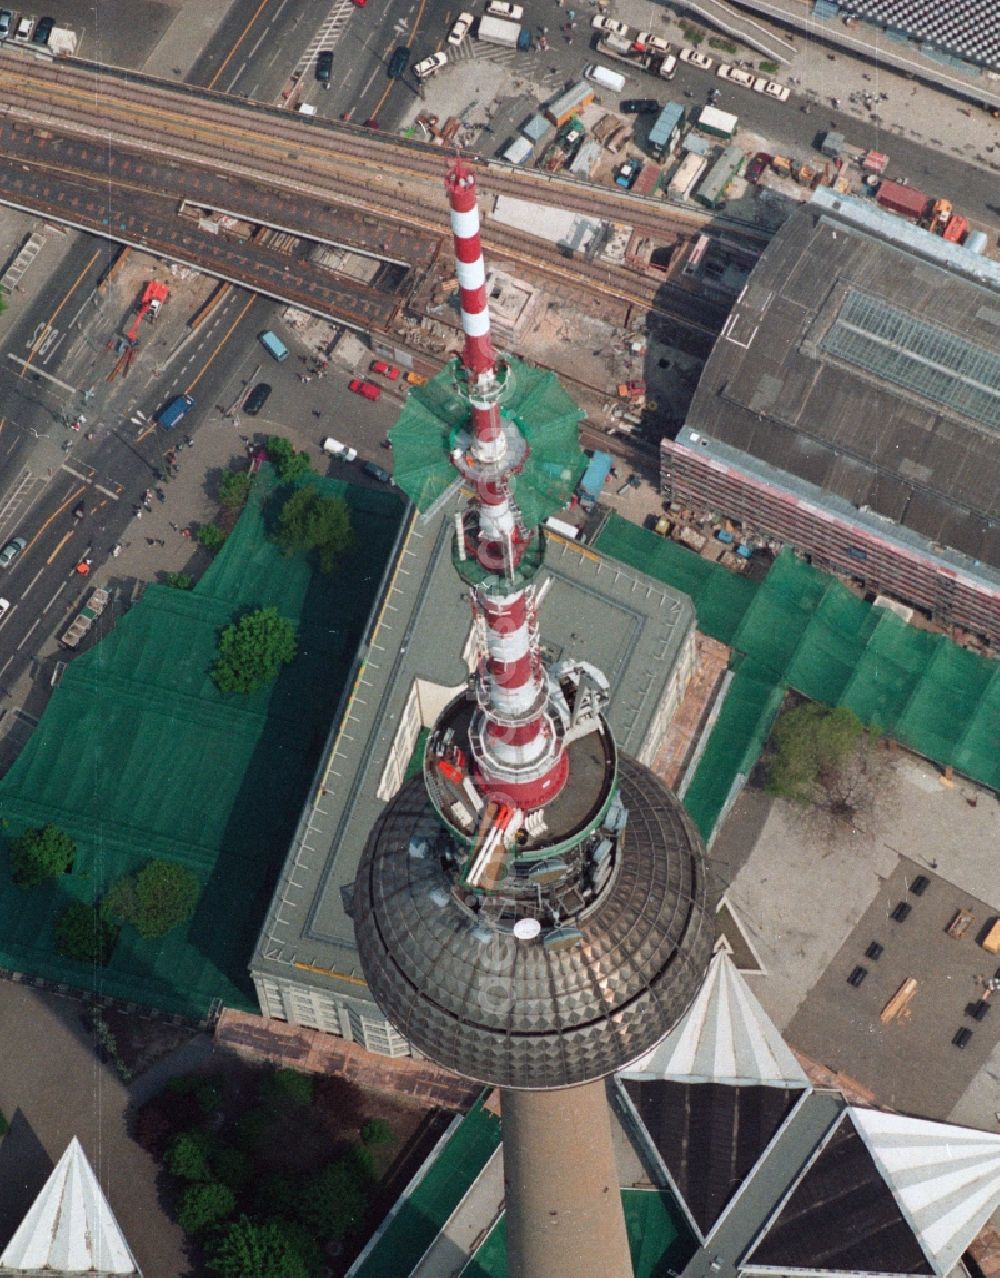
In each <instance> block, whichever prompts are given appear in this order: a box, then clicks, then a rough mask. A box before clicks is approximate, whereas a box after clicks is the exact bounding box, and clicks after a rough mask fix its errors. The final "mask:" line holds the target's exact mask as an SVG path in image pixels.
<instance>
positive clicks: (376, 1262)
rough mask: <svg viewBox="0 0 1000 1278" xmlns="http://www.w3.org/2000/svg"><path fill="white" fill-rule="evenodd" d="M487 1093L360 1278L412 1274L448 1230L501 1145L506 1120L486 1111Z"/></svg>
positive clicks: (430, 1167) (426, 1173) (427, 1167)
mask: <svg viewBox="0 0 1000 1278" xmlns="http://www.w3.org/2000/svg"><path fill="white" fill-rule="evenodd" d="M485 1099H486V1093H485V1092H484V1093H483V1094H482V1095H481V1096H480V1097H479V1099H478V1100H477V1101H476V1103H475V1104H474V1105H473V1107H472V1108H471V1109H470V1110H469V1112H468V1113H467V1114H466V1116H465V1117H464V1118H463V1119H462V1121H461V1122H460V1123H459V1125H458V1126H457V1127H456V1128H455V1130H454V1131H453V1132H452V1134H451V1136H450V1137H449V1138H448V1140H447V1142H446V1143H445V1145H444V1146H443V1148H442V1149H441V1150H440V1152H439V1153H438V1155H437V1157H436V1158H435V1159H434V1160H433V1162H430V1163H425V1164H424V1170H423V1176H422V1178H421V1180H420V1182H419V1184H417V1185H416V1186H415V1187H414V1189H413V1191H412V1193H410V1194H408V1195H407V1197H406V1198H403V1199H401V1200H400V1202H399V1204H398V1210H397V1212H396V1214H395V1216H393V1218H392V1219H391V1220H390V1221H389V1222H388V1224H387V1226H386V1228H385V1230H384V1232H383V1233H382V1234H381V1236H380V1237H379V1239H378V1241H377V1242H376V1243H375V1245H374V1246H373V1247H372V1249H371V1251H369V1253H368V1255H367V1256H365V1258H364V1259H363V1260H362V1261H361V1263H360V1264H359V1265H358V1267H357V1269H356V1270H355V1276H356V1278H400V1275H401V1274H408V1273H410V1271H411V1270H412V1269H413V1267H414V1266H415V1265H416V1263H417V1261H418V1260H419V1259H420V1257H421V1256H422V1255H423V1254H424V1252H425V1251H426V1250H427V1248H428V1247H429V1246H430V1245H431V1243H432V1242H433V1241H434V1239H435V1238H436V1237H437V1236H438V1234H439V1233H440V1232H441V1230H442V1229H443V1228H444V1224H445V1221H446V1220H447V1219H448V1217H449V1216H450V1215H451V1213H452V1212H453V1211H454V1210H455V1208H456V1207H457V1206H458V1204H459V1203H460V1202H461V1201H462V1199H463V1198H464V1197H465V1194H466V1193H467V1191H468V1189H469V1187H470V1186H471V1185H472V1183H473V1181H474V1180H475V1179H476V1177H477V1176H478V1175H479V1173H480V1172H481V1171H482V1170H483V1168H484V1167H485V1166H486V1164H487V1163H488V1162H489V1160H490V1158H491V1157H492V1156H493V1154H494V1153H495V1152H496V1150H497V1149H498V1148H499V1145H500V1120H499V1119H498V1118H497V1117H496V1115H495V1114H491V1113H489V1111H487V1110H485V1109H484V1108H483V1102H484V1100H485Z"/></svg>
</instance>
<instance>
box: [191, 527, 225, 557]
mask: <svg viewBox="0 0 1000 1278" xmlns="http://www.w3.org/2000/svg"><path fill="white" fill-rule="evenodd" d="M198 540H199V541H200V542H201V544H202V545H203V546H204V547H205V549H206V550H208V551H210V552H211V553H212V554H213V555H214V554H215V552H216V551H217V550H221V549H222V546H223V543H224V542H225V540H226V534H225V533H224V532H223V530H222V529H221V528H220V527H219V525H218V524H202V526H201V527H200V528H199V529H198Z"/></svg>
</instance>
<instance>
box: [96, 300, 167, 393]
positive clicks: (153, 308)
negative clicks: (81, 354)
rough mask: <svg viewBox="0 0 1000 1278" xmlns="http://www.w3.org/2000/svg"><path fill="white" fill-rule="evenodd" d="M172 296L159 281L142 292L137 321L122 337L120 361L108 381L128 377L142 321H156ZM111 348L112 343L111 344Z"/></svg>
mask: <svg viewBox="0 0 1000 1278" xmlns="http://www.w3.org/2000/svg"><path fill="white" fill-rule="evenodd" d="M169 296H170V290H169V289H168V288H167V286H166V284H163V283H161V282H160V281H159V280H150V281H149V283H148V284H147V285H146V287H145V288H144V289H143V290H142V297H141V298H140V300H139V308H138V310H137V311H136V313H135V319H134V320H133V321H132V327H131V328H130V329H129V330H128V332H127V333H126V334H125V336H124V337H120V338H119V339H118V342H117V344H116V346H115V350H116V351H117V352H118V359H117V360H116V362H115V366H114V368H113V369H112V370H111V372H110V373H109V374H108V377H107V380H108V381H109V382H113V381H114V380H115V378H116V377H117V376H118V374H119V373H121V375H122V377H127V376H128V370H129V369H130V368H131V367H132V361H133V360H134V359H135V353H136V349H137V347H138V345H139V327H140V325H141V324H142V321H143V320H144V319H145V318H146V317H147V316H148V317H149V318H150V319H151V320H153V319H156V317H157V315H158V314H159V313H160V307H161V306H162V305H163V303H164V302H165V301H166V300H167V298H168V297H169ZM108 345H109V346H110V345H111V343H110V342H109V343H108Z"/></svg>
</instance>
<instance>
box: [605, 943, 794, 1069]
mask: <svg viewBox="0 0 1000 1278" xmlns="http://www.w3.org/2000/svg"><path fill="white" fill-rule="evenodd" d="M622 1077H623V1078H625V1079H634V1080H636V1081H638V1082H642V1081H647V1080H653V1079H671V1080H673V1081H675V1082H688V1083H731V1084H737V1085H742V1086H748V1087H750V1086H765V1087H783V1088H796V1087H801V1088H807V1087H808V1086H809V1080H808V1078H807V1077H806V1075H805V1072H804V1071H803V1069H802V1067H801V1065H799V1063H798V1061H797V1060H796V1059H795V1055H794V1053H793V1052H792V1051H791V1049H790V1048H789V1047H788V1046H787V1045H786V1043H785V1041H784V1039H783V1038H782V1037H781V1035H780V1034H779V1033H778V1030H777V1029H776V1027H775V1025H774V1023H773V1021H772V1020H771V1018H770V1017H769V1016H768V1015H767V1013H766V1012H765V1011H764V1009H763V1008H762V1007H761V1005H760V1003H759V1002H758V1001H757V999H756V997H755V996H754V995H753V993H752V992H751V990H750V987H749V986H748V985H747V983H746V981H745V980H744V979H743V977H742V976H741V975H740V973H739V972H738V971H737V970H736V966H735V964H734V963H733V960H732V959H731V958H730V956H729V954H728V953H726V951H725V950H724V949H719V950H717V951H716V953H715V956H714V958H713V959H712V962H711V964H710V965H709V969H708V973H707V975H706V976H705V980H704V982H703V983H702V987H701V989H700V990H699V992H698V994H697V996H696V997H695V999H694V1002H693V1003H692V1004H691V1006H690V1007H689V1008H688V1010H687V1012H685V1014H684V1015H683V1016H682V1017H681V1019H680V1020H679V1021H678V1022H677V1024H676V1025H675V1026H674V1028H673V1029H672V1030H671V1032H670V1033H669V1034H668V1035H667V1037H666V1038H665V1039H663V1041H662V1042H661V1043H659V1044H658V1046H656V1047H654V1048H653V1050H652V1051H651V1052H648V1053H647V1054H646V1055H645V1056H642V1057H640V1058H639V1060H637V1061H634V1062H633V1063H632V1064H631V1065H630V1066H629V1067H628V1068H627V1069H625V1070H623V1071H622Z"/></svg>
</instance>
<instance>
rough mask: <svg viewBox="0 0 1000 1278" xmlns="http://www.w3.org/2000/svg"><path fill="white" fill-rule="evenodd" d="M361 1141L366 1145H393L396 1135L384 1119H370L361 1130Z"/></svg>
mask: <svg viewBox="0 0 1000 1278" xmlns="http://www.w3.org/2000/svg"><path fill="white" fill-rule="evenodd" d="M361 1139H362V1140H363V1141H364V1143H365V1144H366V1145H391V1144H392V1142H393V1141H394V1140H395V1139H396V1135H395V1133H394V1132H393V1130H392V1128H391V1127H390V1126H389V1124H388V1123H387V1122H386V1121H385V1119H384V1118H369V1120H368V1122H367V1123H365V1125H364V1126H363V1127H362V1128H361Z"/></svg>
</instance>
